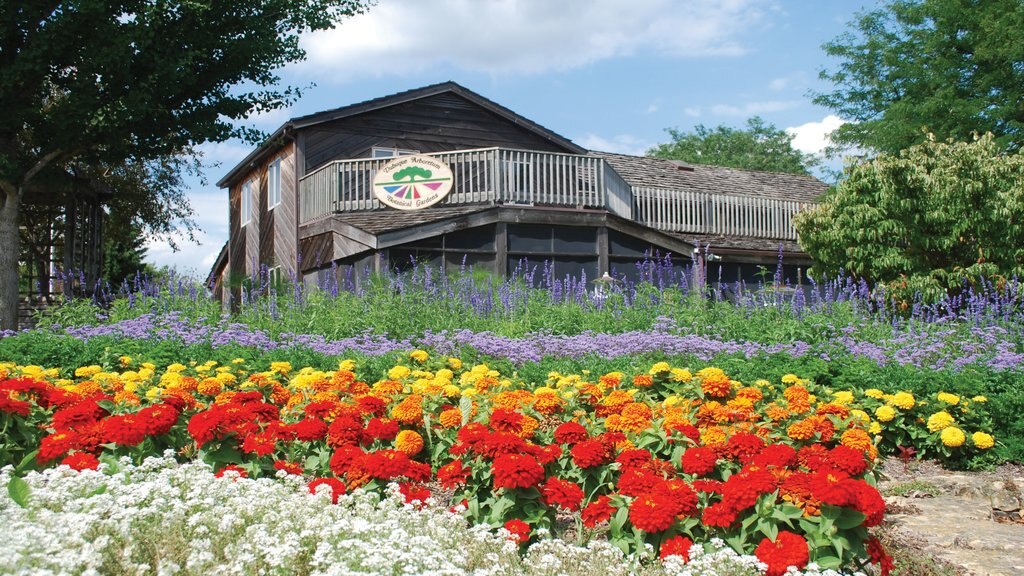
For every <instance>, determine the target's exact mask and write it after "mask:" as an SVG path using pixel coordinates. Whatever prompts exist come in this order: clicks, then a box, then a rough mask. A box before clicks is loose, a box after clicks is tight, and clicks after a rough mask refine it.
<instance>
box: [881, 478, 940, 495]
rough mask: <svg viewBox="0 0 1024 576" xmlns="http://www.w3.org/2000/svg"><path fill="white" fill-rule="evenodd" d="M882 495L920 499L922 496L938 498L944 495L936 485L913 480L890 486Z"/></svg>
mask: <svg viewBox="0 0 1024 576" xmlns="http://www.w3.org/2000/svg"><path fill="white" fill-rule="evenodd" d="M882 493H883V494H885V495H886V496H908V497H911V498H920V497H921V496H933V497H934V496H938V495H939V494H941V493H942V490H941V489H940V488H939V487H938V486H936V485H935V484H932V483H931V482H928V481H925V480H911V481H909V482H900V483H899V484H894V485H892V486H889V487H888V488H886V489H885V490H883V491H882Z"/></svg>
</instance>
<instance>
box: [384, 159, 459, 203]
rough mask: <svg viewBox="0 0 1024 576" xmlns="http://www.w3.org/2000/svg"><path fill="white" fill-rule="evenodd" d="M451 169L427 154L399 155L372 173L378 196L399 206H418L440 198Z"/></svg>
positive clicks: (447, 186)
mask: <svg viewBox="0 0 1024 576" xmlns="http://www.w3.org/2000/svg"><path fill="white" fill-rule="evenodd" d="M452 182H453V180H452V171H451V169H449V168H448V166H447V165H445V163H444V162H441V161H440V160H438V159H437V158H433V157H431V156H399V157H398V158H395V159H394V160H392V161H391V162H388V163H387V164H385V165H384V167H383V168H381V169H380V170H378V171H377V175H376V176H374V177H373V193H374V195H375V196H376V197H377V199H378V200H380V201H381V202H383V203H384V204H387V205H388V206H391V207H392V208H398V209H399V210H419V209H420V208H426V207H427V206H432V205H434V204H437V203H438V202H440V201H441V200H444V198H445V197H446V196H448V193H449V192H450V191H451V189H452Z"/></svg>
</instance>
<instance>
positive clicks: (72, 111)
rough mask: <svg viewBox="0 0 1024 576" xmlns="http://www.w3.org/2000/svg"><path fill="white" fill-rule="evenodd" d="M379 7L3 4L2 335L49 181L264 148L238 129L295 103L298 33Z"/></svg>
mask: <svg viewBox="0 0 1024 576" xmlns="http://www.w3.org/2000/svg"><path fill="white" fill-rule="evenodd" d="M370 1H372V0H244V1H240V0H224V1H216V2H215V1H212V0H199V1H188V2H185V1H181V0H121V1H118V2H111V1H109V0H69V1H56V2H51V1H43V0H19V1H17V2H5V3H4V4H3V6H2V7H0V110H3V114H0V245H3V246H5V250H2V251H0V328H10V327H12V326H13V324H14V322H16V306H17V283H18V281H17V263H16V262H15V261H13V260H14V259H16V257H17V254H18V253H19V250H18V236H19V235H18V230H17V226H18V224H17V223H18V212H19V208H20V205H21V203H22V201H23V200H26V199H31V196H33V195H45V194H47V190H46V187H45V186H32V183H33V181H34V179H35V178H36V177H37V176H39V175H40V173H41V172H44V171H45V170H47V169H48V168H49V169H52V168H53V167H60V166H63V165H64V164H66V163H69V162H75V163H81V164H84V165H87V166H93V167H94V166H102V165H108V166H118V165H122V164H123V165H129V166H132V165H139V164H145V163H149V162H154V161H155V162H161V159H168V158H174V157H176V156H179V155H182V154H186V155H188V154H190V153H191V152H192V150H194V147H195V146H196V145H198V144H201V143H203V142H208V141H222V140H225V139H228V138H231V137H243V138H247V139H249V140H255V139H258V138H259V137H260V136H261V135H260V134H258V133H256V132H254V131H252V130H249V129H246V128H244V127H240V126H239V125H238V124H236V122H237V121H239V120H242V119H244V118H246V117H247V116H248V115H249V114H252V113H255V112H263V111H267V110H272V109H277V108H281V107H284V106H286V105H288V104H289V103H290V102H291V101H293V100H294V99H295V98H296V97H297V96H298V91H297V90H295V89H293V88H278V87H277V84H278V80H279V78H278V76H277V75H276V72H275V71H276V70H278V69H280V68H281V67H282V66H284V65H285V64H288V63H290V62H295V61H298V60H301V59H302V58H303V57H304V53H303V51H302V49H301V48H300V46H299V34H300V33H302V32H305V31H309V30H321V29H327V28H330V27H332V26H334V24H335V23H336V22H337V21H339V20H340V19H341V18H343V17H344V16H347V15H351V14H355V13H358V12H361V11H362V10H364V9H365V4H367V3H368V2H370ZM161 203H162V202H161V201H160V200H157V201H156V202H150V203H148V205H149V207H151V208H152V207H154V206H158V205H161ZM139 205H140V206H145V205H147V203H146V202H141V203H140V204H139ZM164 205H165V206H166V204H165V203H164ZM176 206H178V207H179V208H181V207H182V205H181V204H177V205H176ZM184 207H185V208H186V209H187V203H186V204H185V205H184ZM150 214H152V212H150ZM158 228H159V226H158ZM7 247H13V248H14V249H13V250H9V249H7Z"/></svg>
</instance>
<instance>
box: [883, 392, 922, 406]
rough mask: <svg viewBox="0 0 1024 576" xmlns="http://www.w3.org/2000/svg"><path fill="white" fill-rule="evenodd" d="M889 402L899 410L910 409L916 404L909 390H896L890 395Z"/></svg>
mask: <svg viewBox="0 0 1024 576" xmlns="http://www.w3.org/2000/svg"><path fill="white" fill-rule="evenodd" d="M889 402H891V403H892V405H893V406H895V407H897V408H899V409H900V410H910V409H911V408H913V407H914V405H915V404H917V402H916V401H915V400H914V395H913V394H911V393H910V392H897V393H895V394H893V395H892V398H891V399H890V400H889Z"/></svg>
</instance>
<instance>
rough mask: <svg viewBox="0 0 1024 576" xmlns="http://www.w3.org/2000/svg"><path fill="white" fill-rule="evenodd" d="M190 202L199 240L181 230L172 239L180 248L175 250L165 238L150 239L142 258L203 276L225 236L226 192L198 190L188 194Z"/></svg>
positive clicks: (226, 229)
mask: <svg viewBox="0 0 1024 576" xmlns="http://www.w3.org/2000/svg"><path fill="white" fill-rule="evenodd" d="M189 203H190V204H191V205H192V211H193V212H194V214H195V217H194V220H195V222H196V224H197V225H198V226H199V228H201V231H200V232H197V233H196V235H195V236H196V240H197V241H198V244H197V243H195V242H191V241H189V240H188V238H187V237H186V236H185V235H184V234H181V233H179V234H176V235H175V236H174V241H175V243H176V244H177V245H178V248H179V250H178V251H177V252H175V251H174V250H173V249H172V248H171V246H170V244H169V243H168V242H167V241H166V240H150V241H149V242H147V243H146V249H147V252H146V258H145V261H146V262H149V263H150V264H153V265H155V266H157V267H161V266H168V267H170V268H174V269H175V270H177V271H178V272H180V273H182V274H188V275H190V276H194V277H197V278H200V279H205V278H206V275H207V274H209V272H210V268H211V267H212V266H213V262H214V261H215V260H216V259H217V254H218V253H219V252H220V249H221V247H222V246H223V245H224V243H225V242H227V239H228V194H227V191H226V190H216V189H214V190H197V191H193V192H192V193H191V194H189Z"/></svg>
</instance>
